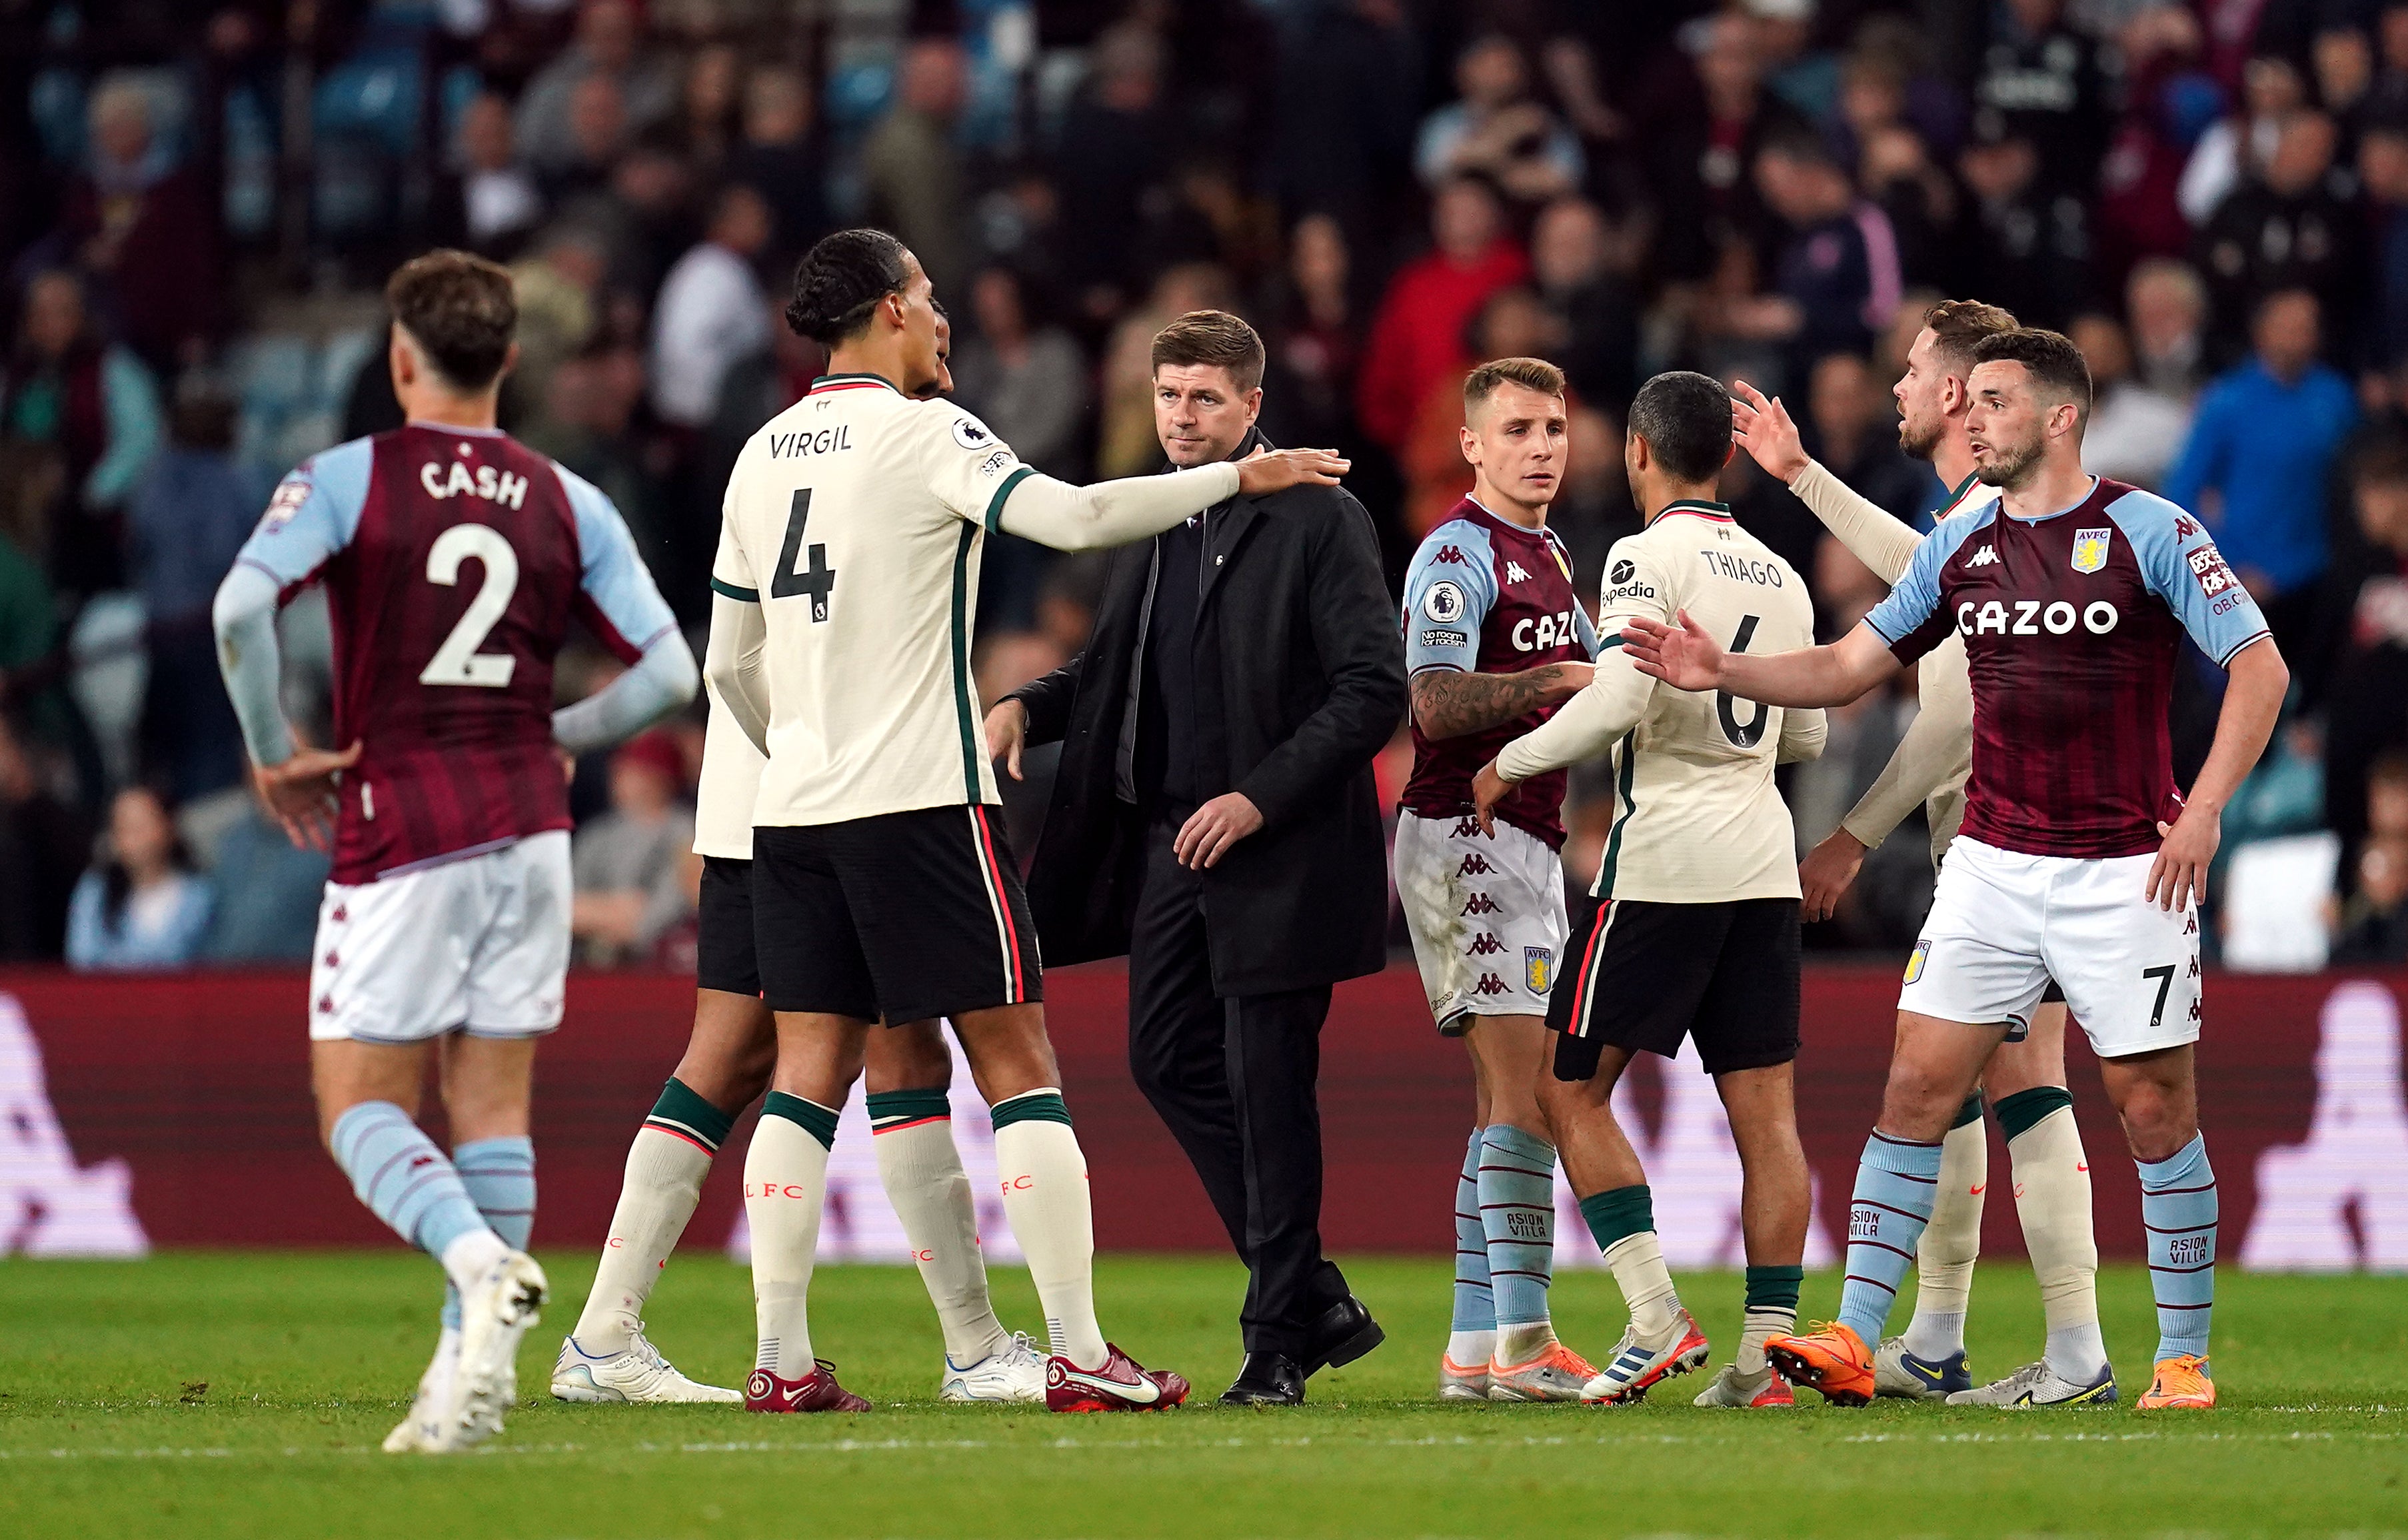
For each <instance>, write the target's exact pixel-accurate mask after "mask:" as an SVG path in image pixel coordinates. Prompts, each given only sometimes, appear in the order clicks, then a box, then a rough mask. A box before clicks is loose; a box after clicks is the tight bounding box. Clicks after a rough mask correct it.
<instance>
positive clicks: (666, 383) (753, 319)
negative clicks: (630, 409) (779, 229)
mask: <svg viewBox="0 0 2408 1540" xmlns="http://www.w3.org/2000/svg"><path fill="white" fill-rule="evenodd" d="M770 221H771V214H770V211H769V205H768V202H767V200H766V199H764V198H763V197H762V196H761V194H760V193H758V192H754V191H753V189H752V188H750V187H747V186H745V185H744V184H743V183H741V182H737V183H733V184H731V185H729V186H727V187H725V188H723V189H721V191H720V193H719V196H718V198H717V200H716V201H715V202H714V203H713V205H712V207H711V215H710V228H709V229H708V230H707V231H706V232H705V233H704V235H703V238H702V240H701V241H700V242H699V243H698V244H697V245H696V246H695V248H694V250H691V251H688V252H687V253H686V254H685V255H684V256H682V257H681V258H679V259H678V263H677V265H676V266H674V267H672V268H670V269H669V274H668V278H667V279H666V280H664V281H663V283H662V284H661V292H660V298H659V300H658V302H657V303H656V305H655V306H654V307H653V310H652V409H653V410H654V411H656V412H658V413H659V414H660V415H661V417H662V419H663V421H668V422H674V423H676V424H677V425H678V426H680V427H682V428H699V427H701V426H702V425H703V424H705V423H707V422H709V421H710V414H711V411H712V408H714V407H715V406H718V404H719V381H720V377H722V376H723V375H724V374H725V373H726V372H727V366H728V365H729V364H733V363H734V362H736V360H738V359H739V358H742V357H744V356H745V355H746V354H748V353H752V352H756V351H758V350H759V349H761V348H762V347H764V346H765V345H766V344H767V341H768V338H767V335H766V334H765V327H766V324H767V322H766V320H765V312H764V309H763V307H764V305H765V303H766V300H767V296H766V295H765V294H764V292H762V288H761V279H760V278H759V276H758V275H757V274H756V273H755V272H754V270H753V264H754V263H755V262H756V261H757V260H758V259H759V257H760V255H761V253H762V251H763V250H766V249H767V246H768V244H769V237H770V235H771V232H772V226H771V223H770Z"/></svg>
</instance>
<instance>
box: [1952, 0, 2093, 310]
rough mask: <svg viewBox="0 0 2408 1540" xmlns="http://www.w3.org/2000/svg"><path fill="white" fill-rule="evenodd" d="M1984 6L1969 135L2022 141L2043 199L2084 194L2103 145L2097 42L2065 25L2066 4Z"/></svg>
mask: <svg viewBox="0 0 2408 1540" xmlns="http://www.w3.org/2000/svg"><path fill="white" fill-rule="evenodd" d="M1986 8H1987V10H1988V12H1989V17H1990V36H1989V44H1988V46H1987V47H1986V48H1985V49H1984V50H1982V53H1981V64H1980V67H1979V71H1978V73H1977V74H1976V76H1975V78H1974V81H1973V105H1974V109H1975V110H1974V121H1975V131H1976V132H1977V133H1978V132H1981V127H1982V124H1983V122H1984V121H1985V120H1994V121H1996V122H1997V124H1998V126H1999V128H2000V129H2001V130H2003V132H2004V134H2005V135H2006V136H2008V137H2012V138H2017V139H2023V140H2027V141H2028V142H2029V143H2030V145H2031V146H2032V149H2033V150H2034V151H2035V152H2036V154H2037V155H2038V158H2039V162H2040V164H2039V188H2040V192H2041V194H2042V197H2043V198H2044V199H2051V200H2053V199H2055V198H2057V197H2060V196H2072V197H2077V198H2078V197H2082V196H2085V194H2087V193H2088V192H2089V191H2090V189H2091V187H2092V185H2093V182H2094V181H2095V179H2096V172H2097V170H2098V165H2099V151H2100V148H2101V147H2103V146H2104V145H2105V144H2106V142H2107V128H2108V118H2107V103H2108V87H2107V79H2106V77H2105V74H2104V72H2103V71H2102V69H2101V68H2100V50H2099V45H2098V43H2097V42H2096V41H2094V40H2093V39H2091V38H2090V37H2088V36H2085V35H2084V34H2083V33H2081V32H2079V31H2077V30H2075V29H2074V28H2073V27H2071V25H2069V24H2068V23H2067V21H2066V18H2065V10H2066V6H2065V0H2005V3H2004V4H2002V5H1997V6H1992V7H1986ZM1985 297H1987V296H1985ZM2015 313H2016V314H2017V315H2018V316H2021V315H2022V314H2023V312H2022V311H2021V310H2020V309H2018V310H2017V311H2016V312H2015ZM2027 319H2028V318H2027Z"/></svg>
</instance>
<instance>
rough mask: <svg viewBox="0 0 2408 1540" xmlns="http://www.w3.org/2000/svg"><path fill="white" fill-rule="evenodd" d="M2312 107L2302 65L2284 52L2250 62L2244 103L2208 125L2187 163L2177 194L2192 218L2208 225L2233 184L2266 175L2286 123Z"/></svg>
mask: <svg viewBox="0 0 2408 1540" xmlns="http://www.w3.org/2000/svg"><path fill="white" fill-rule="evenodd" d="M2307 106H2308V87H2307V81H2306V80H2305V79H2303V78H2301V77H2300V67H2299V65H2297V64H2293V63H2292V62H2291V61H2290V60H2289V59H2286V58H2285V57H2284V56H2283V55H2281V54H2279V53H2276V54H2268V55H2265V56H2263V57H2260V58H2256V59H2252V60H2250V61H2249V64H2248V67H2247V68H2246V69H2245V70H2244V71H2243V73H2242V77H2241V101H2240V104H2239V106H2238V107H2236V109H2235V110H2234V111H2232V112H2230V113H2229V114H2227V115H2226V116H2224V117H2222V118H2219V119H2218V120H2216V121H2214V123H2212V124H2210V125H2209V126H2208V129H2207V131H2206V132H2205V133H2203V134H2201V135H2200V136H2199V143H2198V144H2197V145H2195V146H2193V147H2192V149H2191V152H2190V160H2189V161H2188V163H2187V164H2185V165H2184V166H2183V174H2182V185H2181V188H2180V190H2179V192H2178V193H2177V194H2176V196H2177V198H2178V199H2179V201H2180V203H2181V205H2182V211H2183V213H2184V215H2185V216H2186V218H2188V219H2189V221H2191V223H2193V224H2195V225H2204V224H2205V223H2207V221H2210V220H2212V219H2214V217H2215V211H2216V209H2218V208H2219V207H2223V204H2224V200H2225V199H2227V198H2229V197H2230V196H2231V195H2232V193H2233V191H2234V189H2236V188H2238V187H2240V186H2241V184H2242V183H2243V182H2244V181H2248V180H2250V179H2251V178H2262V177H2264V176H2265V174H2266V168H2267V166H2269V165H2270V164H2272V162H2273V159H2274V151H2275V150H2276V148H2277V147H2278V146H2280V145H2281V143H2282V139H2283V130H2284V128H2285V127H2286V125H2287V124H2288V123H2289V122H2290V121H2291V120H2292V119H2293V118H2294V117H2296V116H2298V115H2299V113H2300V111H2301V110H2302V109H2304V108H2305V107H2307Z"/></svg>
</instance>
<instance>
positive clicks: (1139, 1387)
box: [1045, 1343, 1187, 1412]
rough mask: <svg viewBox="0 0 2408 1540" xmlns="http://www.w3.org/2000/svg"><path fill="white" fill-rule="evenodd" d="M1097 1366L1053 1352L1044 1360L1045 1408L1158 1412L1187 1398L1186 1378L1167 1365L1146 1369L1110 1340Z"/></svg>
mask: <svg viewBox="0 0 2408 1540" xmlns="http://www.w3.org/2000/svg"><path fill="white" fill-rule="evenodd" d="M1104 1346H1105V1347H1107V1348H1108V1349H1110V1356H1109V1357H1107V1358H1106V1359H1105V1360H1104V1366H1103V1367H1102V1368H1100V1369H1082V1368H1080V1367H1079V1366H1078V1365H1077V1364H1075V1363H1073V1362H1070V1361H1069V1360H1068V1359H1067V1358H1064V1357H1063V1356H1062V1355H1061V1354H1059V1353H1056V1354H1054V1356H1053V1357H1052V1358H1049V1359H1047V1360H1046V1361H1045V1409H1046V1410H1047V1411H1049V1412H1158V1411H1161V1410H1163V1409H1165V1408H1166V1407H1170V1406H1176V1405H1179V1404H1180V1403H1182V1402H1183V1401H1185V1400H1186V1399H1187V1381H1185V1380H1184V1379H1182V1378H1181V1377H1180V1376H1177V1375H1175V1374H1172V1373H1171V1372H1170V1371H1169V1370H1168V1369H1146V1368H1141V1367H1140V1366H1139V1364H1138V1362H1137V1360H1135V1359H1133V1358H1131V1357H1129V1356H1128V1355H1127V1354H1126V1353H1124V1352H1122V1351H1121V1350H1120V1349H1119V1348H1118V1347H1112V1345H1111V1344H1110V1343H1106V1344H1105V1345H1104Z"/></svg>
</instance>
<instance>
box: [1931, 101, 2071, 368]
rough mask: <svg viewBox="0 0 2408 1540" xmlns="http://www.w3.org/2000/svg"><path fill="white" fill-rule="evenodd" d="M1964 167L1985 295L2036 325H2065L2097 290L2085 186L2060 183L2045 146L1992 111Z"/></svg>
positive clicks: (1974, 268) (1974, 252)
mask: <svg viewBox="0 0 2408 1540" xmlns="http://www.w3.org/2000/svg"><path fill="white" fill-rule="evenodd" d="M1957 169H1958V171H1959V172H1961V173H1962V174H1963V176H1964V178H1965V186H1966V188H1967V190H1968V191H1970V192H1971V193H1972V194H1973V207H1972V210H1971V214H1972V220H1971V225H1970V228H1969V229H1968V231H1967V235H1968V237H1969V239H1970V241H1971V247H1970V250H1969V253H1968V259H1967V260H1968V262H1969V264H1970V265H1969V269H1968V270H1969V272H1970V273H1971V275H1972V276H1973V278H1974V281H1976V282H1977V283H1978V284H1979V286H1980V290H1981V294H1982V297H1983V298H1984V299H1985V300H1988V301H1989V302H1990V303H1991V304H1993V305H2002V306H2005V307H2007V308H2008V309H2010V310H2013V311H2014V313H2015V315H2016V316H2017V318H2018V319H2020V320H2021V321H2023V322H2024V323H2025V324H2026V325H2029V326H2059V325H2063V324H2064V323H2065V322H2066V321H2068V320H2069V319H2071V317H2072V315H2073V314H2074V312H2075V311H2077V310H2079V309H2080V308H2082V307H2083V306H2084V304H2085V302H2086V301H2087V300H2088V298H2089V294H2090V284H2091V278H2090V257H2091V251H2090V215H2089V210H2088V207H2087V206H2086V205H2085V203H2084V201H2083V192H2082V190H2081V189H2078V188H2077V189H2073V190H2066V189H2062V188H2052V187H2051V186H2050V185H2049V184H2048V183H2047V181H2046V180H2045V179H2044V178H2043V176H2042V162H2041V156H2040V150H2039V148H2038V147H2037V146H2036V145H2034V144H2033V143H2032V141H2031V140H2030V139H2028V138H2027V137H2025V136H2024V135H2021V134H2018V133H2015V132H2014V131H2013V130H2012V129H2011V128H2009V127H2008V125H2007V121H2006V120H2004V119H2003V118H2001V117H1998V116H1994V115H1991V114H1987V113H1984V114H1980V115H1977V116H1976V117H1975V119H1974V122H1973V134H1972V138H1971V142H1970V143H1968V144H1967V145H1966V146H1965V149H1964V151H1963V153H1961V154H1960V155H1958V156H1957Z"/></svg>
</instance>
